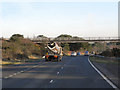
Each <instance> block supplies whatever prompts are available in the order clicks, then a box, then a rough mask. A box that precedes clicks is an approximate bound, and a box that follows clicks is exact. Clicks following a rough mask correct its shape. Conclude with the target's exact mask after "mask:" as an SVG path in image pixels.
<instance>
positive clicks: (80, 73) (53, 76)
mask: <svg viewBox="0 0 120 90" xmlns="http://www.w3.org/2000/svg"><path fill="white" fill-rule="evenodd" d="M42 63H44V64H39V66H37V67H35V68H33V69H31V70H29V71H25V72H23V73H21V74H18V75H15V76H13V77H11V78H9V79H3V80H2V81H3V88H112V87H111V86H110V85H109V84H108V83H107V82H106V81H105V80H104V79H103V78H102V77H101V76H100V75H99V74H98V73H97V72H96V71H95V70H94V69H93V68H92V66H91V65H90V63H89V62H88V57H87V56H80V57H63V61H62V62H42Z"/></svg>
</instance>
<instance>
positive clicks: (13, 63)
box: [0, 55, 43, 66]
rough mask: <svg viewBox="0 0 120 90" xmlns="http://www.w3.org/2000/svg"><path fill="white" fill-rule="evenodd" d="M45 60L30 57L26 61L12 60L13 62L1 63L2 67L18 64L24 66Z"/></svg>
mask: <svg viewBox="0 0 120 90" xmlns="http://www.w3.org/2000/svg"><path fill="white" fill-rule="evenodd" d="M40 60H43V58H41V57H39V56H33V55H31V56H29V59H26V60H11V61H7V60H6V61H2V60H1V62H0V65H3V66H6V65H17V64H24V63H26V62H34V61H40Z"/></svg>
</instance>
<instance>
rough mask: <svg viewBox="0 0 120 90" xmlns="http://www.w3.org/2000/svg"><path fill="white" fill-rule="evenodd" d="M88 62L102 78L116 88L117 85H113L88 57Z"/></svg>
mask: <svg viewBox="0 0 120 90" xmlns="http://www.w3.org/2000/svg"><path fill="white" fill-rule="evenodd" d="M88 62H89V63H90V64H91V66H92V67H93V68H94V69H95V70H96V71H97V72H98V73H99V74H100V75H101V76H102V77H103V79H105V80H106V81H107V82H108V83H109V84H110V85H111V86H112V87H113V88H117V86H115V85H114V84H113V83H112V82H111V81H110V80H109V79H108V78H107V77H105V76H104V75H103V74H102V73H101V72H100V71H99V70H98V69H97V68H96V67H95V66H94V65H93V64H92V63H91V61H90V60H89V58H88Z"/></svg>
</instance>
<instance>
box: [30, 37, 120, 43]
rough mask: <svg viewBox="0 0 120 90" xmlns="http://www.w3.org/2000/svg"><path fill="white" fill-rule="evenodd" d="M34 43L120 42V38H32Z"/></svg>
mask: <svg viewBox="0 0 120 90" xmlns="http://www.w3.org/2000/svg"><path fill="white" fill-rule="evenodd" d="M31 40H32V41H33V42H49V41H56V42H74V43H75V42H100V41H106V42H107V41H108V42H119V41H120V37H60V38H32V39H31Z"/></svg>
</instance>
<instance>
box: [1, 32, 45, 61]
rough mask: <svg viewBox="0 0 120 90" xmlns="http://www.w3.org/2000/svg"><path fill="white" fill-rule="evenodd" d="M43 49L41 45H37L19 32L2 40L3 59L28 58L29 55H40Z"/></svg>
mask: <svg viewBox="0 0 120 90" xmlns="http://www.w3.org/2000/svg"><path fill="white" fill-rule="evenodd" d="M43 51H44V48H43V46H42V45H41V46H40V45H37V44H35V43H33V42H32V41H31V40H29V39H25V38H24V36H23V35H20V34H14V35H12V36H11V37H10V39H9V40H4V39H3V40H2V57H3V60H19V59H20V60H24V59H29V56H31V55H39V56H42V54H43Z"/></svg>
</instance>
